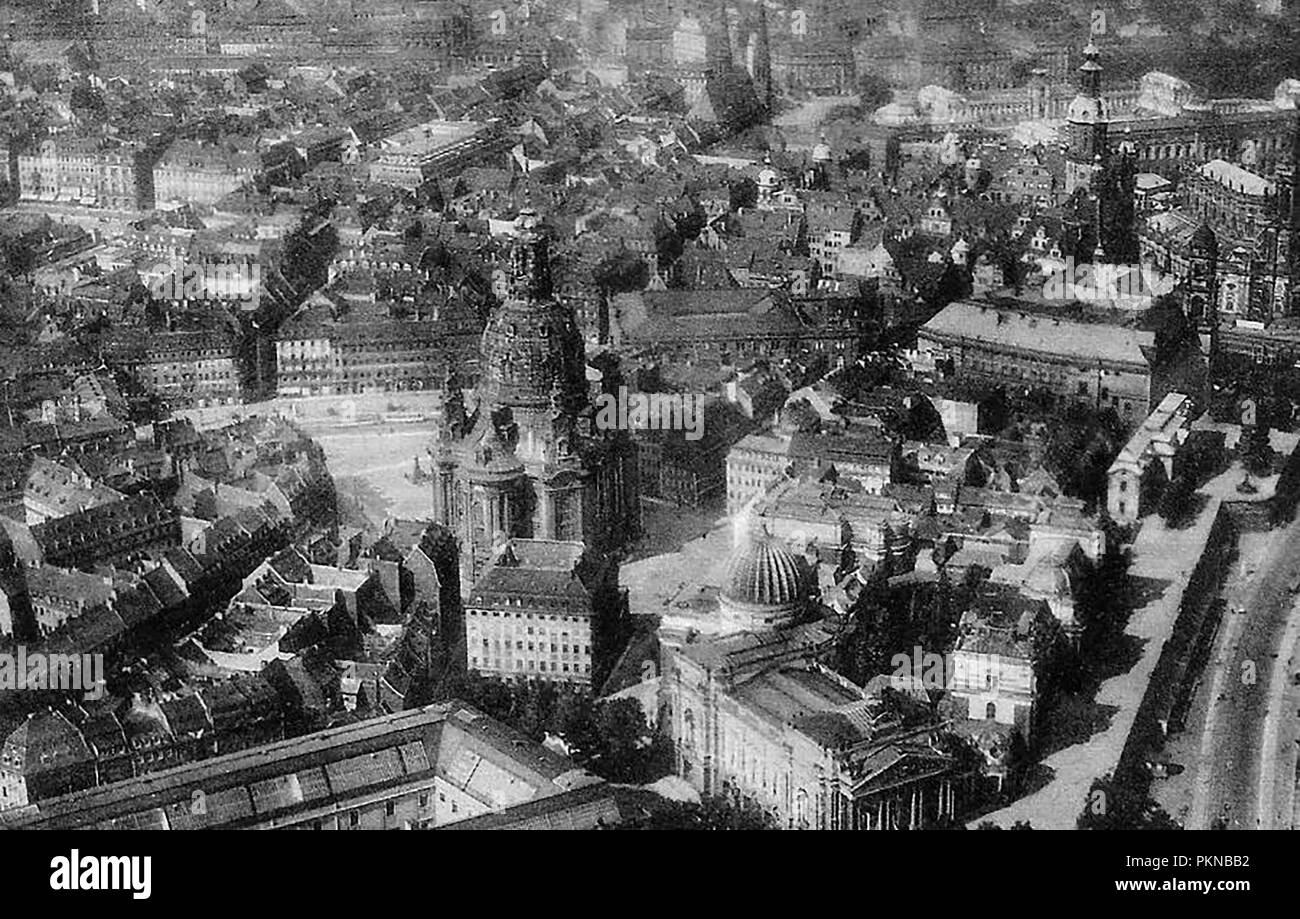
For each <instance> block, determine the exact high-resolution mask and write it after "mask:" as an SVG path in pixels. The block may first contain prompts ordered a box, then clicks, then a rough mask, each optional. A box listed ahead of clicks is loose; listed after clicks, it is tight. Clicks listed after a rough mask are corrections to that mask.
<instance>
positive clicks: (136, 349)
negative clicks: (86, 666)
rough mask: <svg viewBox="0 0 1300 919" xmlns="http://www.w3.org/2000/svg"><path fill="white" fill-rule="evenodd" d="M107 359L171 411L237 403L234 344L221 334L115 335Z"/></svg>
mask: <svg viewBox="0 0 1300 919" xmlns="http://www.w3.org/2000/svg"><path fill="white" fill-rule="evenodd" d="M106 357H107V359H108V360H109V361H110V362H111V363H112V364H114V365H115V366H118V367H120V368H121V369H123V370H125V371H126V372H127V373H128V374H130V375H131V376H133V377H134V378H135V379H136V380H137V381H138V382H139V383H140V385H141V386H143V387H145V389H146V391H149V392H153V393H157V394H158V395H159V396H160V397H161V398H162V399H164V400H165V401H166V402H167V403H168V404H169V405H171V406H173V407H176V408H190V407H196V406H197V407H204V406H210V405H232V404H234V403H236V402H238V401H239V398H240V391H241V390H240V361H239V341H238V339H237V338H236V337H235V335H234V334H233V333H231V332H230V331H228V330H225V329H208V330H198V331H191V332H151V333H148V334H147V335H145V334H140V335H137V334H131V333H130V332H127V333H123V334H119V335H117V336H115V338H114V340H113V341H112V342H111V343H110V345H109V347H108V349H107V350H106Z"/></svg>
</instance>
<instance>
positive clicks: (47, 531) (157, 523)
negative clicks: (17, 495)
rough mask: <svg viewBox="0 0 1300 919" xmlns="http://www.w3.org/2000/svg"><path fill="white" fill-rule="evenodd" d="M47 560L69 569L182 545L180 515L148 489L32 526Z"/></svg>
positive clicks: (157, 552)
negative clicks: (147, 490)
mask: <svg viewBox="0 0 1300 919" xmlns="http://www.w3.org/2000/svg"><path fill="white" fill-rule="evenodd" d="M32 538H33V539H34V540H35V541H36V544H37V545H38V546H40V550H41V553H42V556H43V557H44V560H45V563H46V564H49V565H58V566H60V567H65V568H89V567H92V566H93V565H96V564H99V563H102V562H108V563H114V564H121V563H126V562H130V561H134V560H137V559H139V558H141V557H146V556H150V555H153V554H160V553H161V552H162V551H164V550H166V549H169V548H172V547H174V546H178V545H180V541H181V526H180V518H179V516H178V514H177V513H176V511H175V510H173V509H171V508H169V507H166V506H164V505H163V504H162V503H161V502H159V500H158V499H157V498H156V497H154V496H153V494H151V493H149V492H144V493H142V494H139V495H135V496H132V497H129V498H123V499H121V500H120V501H114V502H112V503H109V504H102V505H99V506H97V507H91V508H87V509H86V510H84V511H79V512H77V513H75V514H68V515H66V516H63V517H58V518H54V519H51V520H46V521H45V522H43V523H39V524H37V525H36V526H34V527H32Z"/></svg>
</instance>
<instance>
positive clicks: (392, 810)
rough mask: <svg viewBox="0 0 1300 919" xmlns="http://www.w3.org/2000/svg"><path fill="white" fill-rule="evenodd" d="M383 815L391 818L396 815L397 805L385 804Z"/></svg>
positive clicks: (390, 802)
mask: <svg viewBox="0 0 1300 919" xmlns="http://www.w3.org/2000/svg"><path fill="white" fill-rule="evenodd" d="M384 813H385V814H387V815H388V816H389V817H391V816H393V814H395V813H397V805H396V804H394V803H393V802H392V801H389V802H388V803H387V804H385V805H384Z"/></svg>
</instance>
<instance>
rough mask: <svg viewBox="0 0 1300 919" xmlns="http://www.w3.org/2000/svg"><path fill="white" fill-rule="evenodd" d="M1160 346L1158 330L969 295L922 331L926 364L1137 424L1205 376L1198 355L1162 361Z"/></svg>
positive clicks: (958, 376)
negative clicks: (1157, 350)
mask: <svg viewBox="0 0 1300 919" xmlns="http://www.w3.org/2000/svg"><path fill="white" fill-rule="evenodd" d="M1154 344H1155V337H1154V333H1152V332H1145V331H1140V330H1137V329H1132V328H1126V327H1123V326H1117V325H1109V324H1105V323H1100V322H1098V323H1088V322H1078V321H1075V320H1071V319H1062V318H1059V317H1056V316H1053V315H1051V314H1044V313H1031V312H1025V311H1023V310H1018V309H1016V308H1015V307H1014V306H1013V305H1007V306H1001V305H995V304H983V303H978V302H969V301H958V302H956V303H952V304H949V305H948V306H946V307H944V309H943V310H942V311H941V312H940V313H939V314H938V315H936V316H935V317H934V318H932V319H931V320H930V321H929V322H927V323H926V324H925V325H924V326H922V327H921V329H920V330H919V331H918V332H917V351H918V360H919V361H920V364H921V365H924V366H925V367H928V368H935V367H940V368H942V370H941V372H942V374H943V375H944V376H945V377H947V378H952V379H955V380H957V381H958V382H963V383H964V382H972V383H986V384H1001V385H1005V386H1008V387H1019V388H1023V389H1026V390H1034V391H1039V392H1044V393H1048V394H1050V395H1052V396H1054V397H1055V398H1057V399H1059V400H1061V401H1063V402H1072V401H1073V402H1082V403H1085V404H1087V405H1091V406H1095V407H1098V408H1100V407H1103V406H1109V407H1112V408H1114V409H1115V411H1116V413H1117V414H1118V415H1119V417H1120V418H1121V419H1125V420H1127V421H1128V422H1129V423H1130V424H1136V423H1137V421H1138V419H1140V418H1144V417H1146V415H1147V414H1148V412H1149V411H1150V409H1151V406H1152V405H1153V404H1159V402H1160V400H1161V399H1163V398H1164V397H1165V395H1166V394H1167V393H1169V392H1171V391H1173V390H1176V389H1182V388H1183V387H1184V386H1188V385H1192V386H1194V387H1196V388H1197V389H1199V386H1200V381H1201V380H1203V378H1204V360H1203V359H1202V358H1200V356H1199V354H1188V353H1180V354H1178V355H1172V356H1169V357H1168V358H1164V359H1157V356H1156V355H1155V354H1154ZM1184 391H1185V390H1184Z"/></svg>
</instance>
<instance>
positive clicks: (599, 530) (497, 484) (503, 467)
mask: <svg viewBox="0 0 1300 919" xmlns="http://www.w3.org/2000/svg"><path fill="white" fill-rule="evenodd" d="M507 276H508V277H507V280H506V289H505V291H504V295H503V298H502V300H503V302H502V303H501V305H500V306H499V307H498V308H497V309H496V310H495V311H494V312H493V314H492V316H491V317H490V318H489V319H488V322H487V325H486V327H485V328H484V330H483V340H482V345H481V348H480V352H481V360H480V367H481V371H480V379H479V383H478V386H477V387H476V389H475V391H474V396H475V400H476V402H475V406H474V409H473V412H472V413H470V412H467V411H466V408H465V405H464V403H463V399H462V396H461V392H460V387H459V383H458V382H457V381H456V379H455V375H454V374H449V376H448V380H447V382H446V383H445V384H444V393H443V405H442V413H441V415H442V417H441V420H440V422H439V426H438V428H437V430H436V431H435V433H434V439H433V444H432V445H431V449H430V453H431V454H432V458H433V491H434V494H433V499H434V500H433V505H434V518H435V520H436V521H437V522H438V523H440V524H442V525H444V526H447V527H449V528H450V529H452V530H453V531H454V532H455V533H456V535H457V537H458V538H459V540H460V544H461V551H462V559H461V577H462V587H464V588H466V589H468V588H469V587H471V586H472V585H473V584H474V582H475V581H476V580H477V578H478V577H479V575H480V574H482V572H483V570H484V568H485V567H486V566H487V564H488V563H489V562H490V561H491V559H492V556H493V554H494V553H495V552H497V551H498V550H499V549H500V547H501V545H502V544H503V543H504V542H505V541H506V540H509V539H511V538H512V537H521V538H527V539H557V540H567V541H573V542H581V543H583V544H584V545H586V546H588V547H591V548H593V549H596V550H598V551H606V550H607V549H610V548H613V547H616V546H617V545H619V544H621V543H622V542H623V541H624V540H626V539H628V538H630V537H631V536H632V535H633V532H634V530H635V511H636V509H637V507H636V498H635V496H636V481H635V454H634V453H633V451H632V450H631V445H630V441H628V439H627V435H626V432H597V431H595V430H594V428H593V424H592V418H591V416H592V412H591V403H590V398H589V396H588V391H587V373H586V358H585V354H584V349H583V342H582V336H581V333H580V332H579V331H578V327H577V323H576V321H575V319H574V316H573V310H572V309H571V308H570V307H568V306H566V305H565V304H563V303H561V302H560V301H559V300H558V299H557V298H556V297H555V295H554V292H553V289H552V280H551V263H550V253H549V251H548V238H547V235H546V233H545V232H544V231H543V229H542V227H541V226H540V224H539V222H538V221H537V218H536V215H534V214H532V213H528V212H526V213H524V214H521V215H520V218H519V221H518V222H517V224H516V230H515V239H514V245H513V246H512V248H511V251H510V255H509V260H508V267H507Z"/></svg>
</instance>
